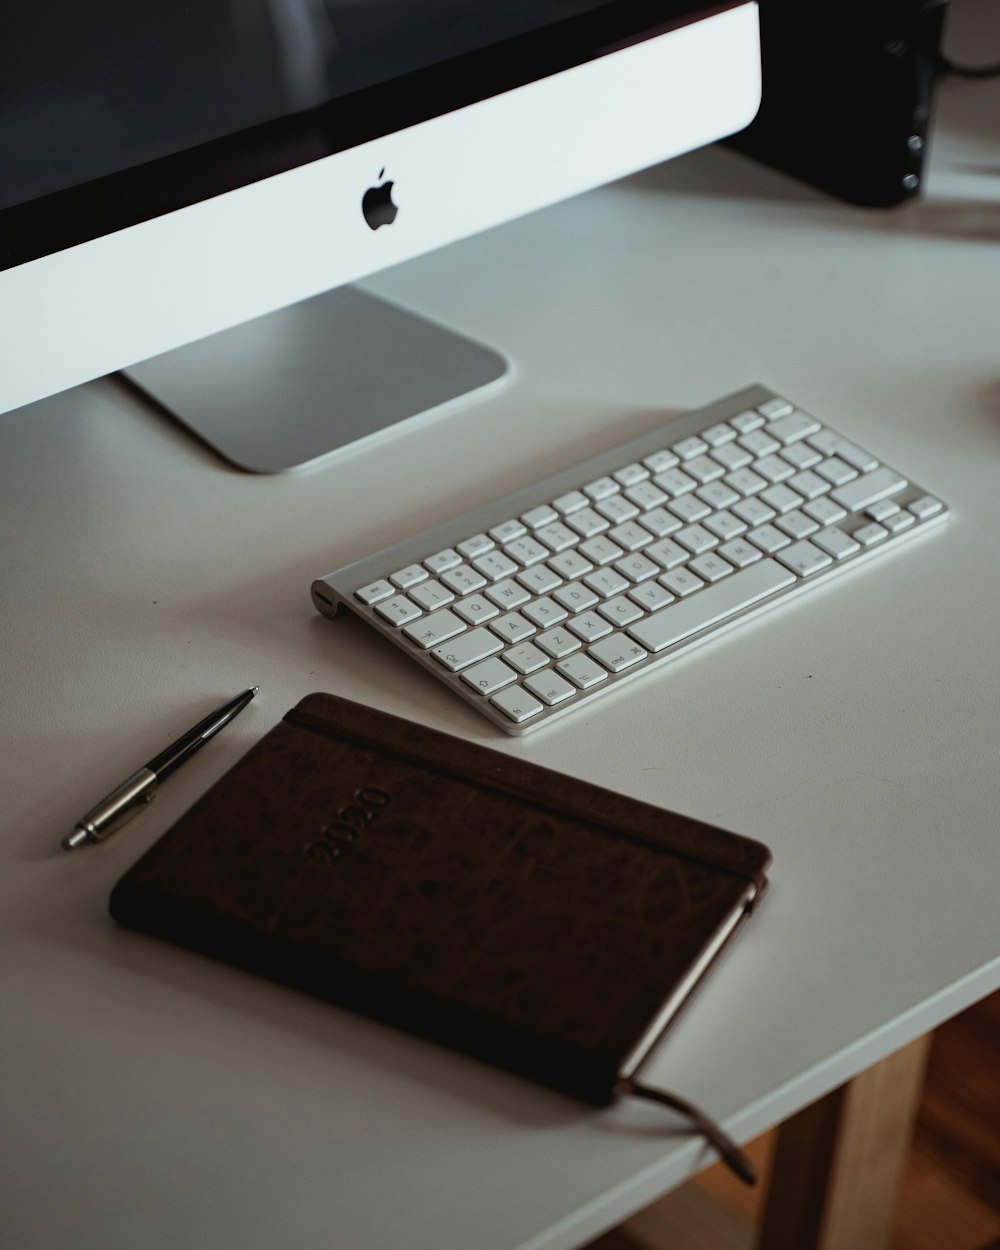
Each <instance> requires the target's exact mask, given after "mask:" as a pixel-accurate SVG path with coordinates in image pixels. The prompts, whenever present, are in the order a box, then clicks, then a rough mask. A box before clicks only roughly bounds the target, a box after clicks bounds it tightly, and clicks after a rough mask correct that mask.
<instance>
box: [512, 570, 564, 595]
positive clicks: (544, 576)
mask: <svg viewBox="0 0 1000 1250" xmlns="http://www.w3.org/2000/svg"><path fill="white" fill-rule="evenodd" d="M515 580H516V581H518V582H520V583H521V585H522V586H523V587H524V588H525V590H528V591H530V592H531V593H532V594H533V595H547V594H548V593H549V592H550V591H553V590H555V588H556V587H557V586H561V585H562V583H563V579H562V578H561V577H560V576H559V575H558V573H555V572H553V570H552V569H551V568H550V567H549V566H548V565H547V564H533V565H532V566H531V568H530V569H522V570H521V572H520V573H518V574H517V577H516V578H515Z"/></svg>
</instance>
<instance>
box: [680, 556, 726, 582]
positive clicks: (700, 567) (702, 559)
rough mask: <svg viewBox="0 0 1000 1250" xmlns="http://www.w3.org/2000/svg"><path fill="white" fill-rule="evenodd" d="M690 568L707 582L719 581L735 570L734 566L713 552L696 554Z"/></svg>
mask: <svg viewBox="0 0 1000 1250" xmlns="http://www.w3.org/2000/svg"><path fill="white" fill-rule="evenodd" d="M688 568H689V569H690V570H691V572H692V573H697V575H698V576H699V577H700V578H701V579H702V581H705V582H717V581H720V580H721V579H722V578H723V577H725V576H726V575H727V574H729V573H731V572H732V571H733V566H732V565H731V564H729V563H728V562H727V561H726V560H723V559H721V558H720V557H719V556H717V555H715V554H714V553H712V552H709V554H708V555H704V556H696V557H695V558H694V559H693V560H692V561H691V563H690V564H689V565H688Z"/></svg>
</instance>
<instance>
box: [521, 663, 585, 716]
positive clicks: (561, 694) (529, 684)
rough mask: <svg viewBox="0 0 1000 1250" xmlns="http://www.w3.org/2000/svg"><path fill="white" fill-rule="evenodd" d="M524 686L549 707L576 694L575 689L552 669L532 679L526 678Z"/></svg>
mask: <svg viewBox="0 0 1000 1250" xmlns="http://www.w3.org/2000/svg"><path fill="white" fill-rule="evenodd" d="M524 685H525V687H526V689H528V690H530V691H531V693H532V694H534V695H537V696H538V698H539V699H541V700H542V702H543V703H547V704H549V706H550V707H551V706H553V705H554V704H556V703H562V702H563V701H564V700H566V699H568V698H570V697H571V695H573V694H575V693H576V687H575V686H573V685H571V684H570V683H569V682H568V681H567V680H566V678H565V677H561V676H560V675H559V674H558V673H556V672H554V671H553V670H552V669H548V670H547V671H546V672H544V673H538V674H536V675H535V676H534V677H526V678H525V679H524Z"/></svg>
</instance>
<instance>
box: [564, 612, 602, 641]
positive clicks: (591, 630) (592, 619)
mask: <svg viewBox="0 0 1000 1250" xmlns="http://www.w3.org/2000/svg"><path fill="white" fill-rule="evenodd" d="M566 624H567V626H568V627H569V628H570V629H571V630H572V631H573V633H574V634H576V636H577V637H578V638H580V639H582V640H583V642H593V641H595V640H596V639H597V638H603V637H604V635H605V634H610V633H611V623H610V622H609V621H606V620H605V619H604V617H603V616H598V615H597V613H596V612H579V613H577V615H576V616H571V617H570V619H569V620H568V621H567V622H566Z"/></svg>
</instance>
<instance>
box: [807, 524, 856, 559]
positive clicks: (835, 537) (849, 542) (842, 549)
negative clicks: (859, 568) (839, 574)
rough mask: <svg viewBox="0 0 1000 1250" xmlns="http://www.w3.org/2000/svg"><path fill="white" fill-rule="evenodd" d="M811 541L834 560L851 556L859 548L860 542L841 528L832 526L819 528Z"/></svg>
mask: <svg viewBox="0 0 1000 1250" xmlns="http://www.w3.org/2000/svg"><path fill="white" fill-rule="evenodd" d="M812 541H813V542H814V543H815V544H816V546H817V547H821V548H822V549H823V550H824V551H825V552H826V554H827V555H828V556H833V558H834V559H835V560H843V559H844V557H845V556H852V555H854V553H855V551H860V550H861V544H860V543H856V542H855V541H854V539H853V538H851V537H850V536H849V535H847V534H845V533H844V532H843V530H838V529H834V528H833V526H828V527H827V528H826V529H823V530H820V532H819V533H818V534H814V535H813V540H812Z"/></svg>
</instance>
